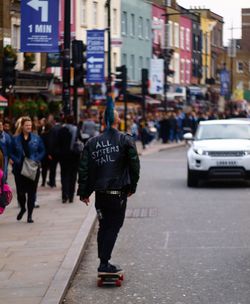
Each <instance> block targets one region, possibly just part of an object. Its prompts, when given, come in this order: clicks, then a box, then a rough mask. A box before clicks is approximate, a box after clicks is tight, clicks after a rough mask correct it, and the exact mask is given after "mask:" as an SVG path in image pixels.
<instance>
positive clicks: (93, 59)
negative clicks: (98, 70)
mask: <svg viewBox="0 0 250 304" xmlns="http://www.w3.org/2000/svg"><path fill="white" fill-rule="evenodd" d="M88 62H89V63H95V62H104V59H103V58H95V57H93V56H92V57H89V58H88Z"/></svg>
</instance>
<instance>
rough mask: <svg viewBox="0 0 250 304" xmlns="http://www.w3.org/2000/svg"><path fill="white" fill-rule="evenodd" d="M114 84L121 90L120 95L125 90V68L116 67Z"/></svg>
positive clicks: (123, 66)
mask: <svg viewBox="0 0 250 304" xmlns="http://www.w3.org/2000/svg"><path fill="white" fill-rule="evenodd" d="M115 78H116V84H117V86H118V87H119V88H120V89H121V91H122V93H123V94H124V92H126V90H127V67H126V66H125V65H122V66H120V67H116V74H115Z"/></svg>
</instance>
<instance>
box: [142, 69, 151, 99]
mask: <svg viewBox="0 0 250 304" xmlns="http://www.w3.org/2000/svg"><path fill="white" fill-rule="evenodd" d="M148 85H149V82H148V69H142V70H141V91H142V95H144V96H145V95H148Z"/></svg>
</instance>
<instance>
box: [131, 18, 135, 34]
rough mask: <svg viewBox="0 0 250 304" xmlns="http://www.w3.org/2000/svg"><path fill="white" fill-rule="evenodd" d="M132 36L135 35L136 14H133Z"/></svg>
mask: <svg viewBox="0 0 250 304" xmlns="http://www.w3.org/2000/svg"><path fill="white" fill-rule="evenodd" d="M131 36H132V37H134V36H135V15H134V14H131Z"/></svg>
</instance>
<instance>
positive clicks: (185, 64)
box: [180, 16, 192, 86]
mask: <svg viewBox="0 0 250 304" xmlns="http://www.w3.org/2000/svg"><path fill="white" fill-rule="evenodd" d="M191 77H192V21H191V20H190V19H189V18H188V17H185V16H180V85H184V86H185V85H190V84H191Z"/></svg>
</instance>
